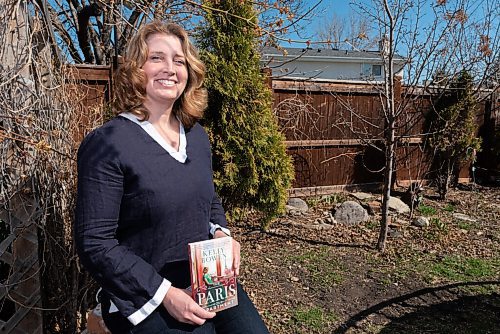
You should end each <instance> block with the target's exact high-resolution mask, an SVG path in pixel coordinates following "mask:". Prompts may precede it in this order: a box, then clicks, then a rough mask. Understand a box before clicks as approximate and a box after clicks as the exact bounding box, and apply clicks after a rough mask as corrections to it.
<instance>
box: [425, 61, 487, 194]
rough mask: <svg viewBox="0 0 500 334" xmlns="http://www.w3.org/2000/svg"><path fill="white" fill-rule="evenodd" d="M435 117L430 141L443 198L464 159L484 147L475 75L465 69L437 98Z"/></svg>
mask: <svg viewBox="0 0 500 334" xmlns="http://www.w3.org/2000/svg"><path fill="white" fill-rule="evenodd" d="M434 106H435V112H434V113H432V112H431V113H429V116H430V117H431V133H432V137H431V140H430V144H431V147H432V149H433V150H434V152H435V157H436V163H437V168H436V173H437V175H436V183H437V188H438V192H439V195H440V197H441V199H445V198H446V194H447V192H448V189H449V187H450V185H451V184H452V183H453V182H454V181H455V177H456V175H455V174H457V172H458V171H459V170H460V167H461V165H462V164H463V163H464V162H467V161H470V160H471V159H473V158H474V157H475V152H476V151H478V150H479V149H480V147H481V139H480V138H477V136H476V133H477V122H476V112H477V101H476V97H475V96H474V89H473V82H472V77H471V75H470V74H469V73H468V72H467V71H465V70H463V71H461V72H460V74H459V75H458V76H457V77H456V78H454V79H452V80H451V82H450V85H449V88H448V89H446V91H445V92H444V93H443V94H441V95H440V97H439V99H438V100H437V101H436V102H435V104H434Z"/></svg>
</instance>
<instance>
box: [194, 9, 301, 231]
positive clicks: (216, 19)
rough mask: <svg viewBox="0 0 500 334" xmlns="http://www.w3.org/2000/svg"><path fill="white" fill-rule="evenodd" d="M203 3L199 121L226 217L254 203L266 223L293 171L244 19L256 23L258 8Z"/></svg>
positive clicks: (283, 201) (250, 29)
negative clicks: (204, 92) (202, 109)
mask: <svg viewBox="0 0 500 334" xmlns="http://www.w3.org/2000/svg"><path fill="white" fill-rule="evenodd" d="M204 3H205V4H206V5H209V6H210V7H212V8H215V9H216V10H210V11H207V12H206V14H205V22H204V24H203V25H202V27H201V29H200V32H199V34H198V35H197V40H198V45H199V47H200V50H201V57H202V59H203V61H204V63H205V65H206V66H207V78H206V87H207V89H208V92H209V106H208V110H207V111H206V113H205V121H204V122H205V123H204V125H205V126H206V128H207V131H208V132H209V136H210V140H211V143H212V150H213V169H214V179H215V185H216V188H217V191H218V193H219V195H220V196H221V198H222V201H223V204H224V206H225V208H226V209H227V211H228V213H229V216H230V217H233V216H234V214H233V213H235V212H241V210H244V209H246V208H255V209H257V210H260V211H261V212H263V213H264V219H263V222H262V223H263V227H264V228H266V227H267V226H268V225H269V223H270V221H271V220H272V219H273V218H274V217H276V216H278V215H279V214H281V213H282V212H283V211H284V207H285V204H286V200H287V189H288V188H289V187H290V186H291V181H292V179H293V175H294V174H293V166H292V163H291V159H290V157H289V156H288V155H287V154H286V148H285V145H284V136H283V135H282V134H281V133H280V131H279V129H278V123H277V120H276V118H275V116H274V114H273V111H272V95H271V90H270V89H269V87H268V86H267V85H266V83H265V81H264V76H263V74H262V73H261V71H260V65H259V59H260V58H259V57H260V56H259V52H258V50H257V39H256V37H257V35H256V33H255V30H254V28H253V26H252V25H251V24H249V23H250V22H253V23H256V17H257V14H256V13H255V12H254V9H253V7H252V4H251V3H250V2H248V1H239V0H228V1H215V0H206V1H204ZM228 12H229V13H231V14H232V15H228V14H227V13H228Z"/></svg>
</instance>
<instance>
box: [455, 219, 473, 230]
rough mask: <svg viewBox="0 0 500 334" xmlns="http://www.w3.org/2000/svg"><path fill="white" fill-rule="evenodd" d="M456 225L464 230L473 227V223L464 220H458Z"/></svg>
mask: <svg viewBox="0 0 500 334" xmlns="http://www.w3.org/2000/svg"><path fill="white" fill-rule="evenodd" d="M457 226H458V228H460V229H462V230H466V231H469V230H471V229H472V228H473V227H474V225H473V224H471V223H470V222H466V221H463V220H459V221H458V222H457Z"/></svg>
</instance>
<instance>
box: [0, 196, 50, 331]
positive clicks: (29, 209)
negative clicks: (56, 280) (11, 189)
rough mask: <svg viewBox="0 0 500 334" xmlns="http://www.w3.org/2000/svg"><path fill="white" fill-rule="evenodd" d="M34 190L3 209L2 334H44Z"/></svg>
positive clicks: (0, 213)
mask: <svg viewBox="0 0 500 334" xmlns="http://www.w3.org/2000/svg"><path fill="white" fill-rule="evenodd" d="M37 204H38V203H37V200H36V198H35V197H34V196H33V192H32V190H31V187H24V188H22V189H20V190H19V191H18V192H17V193H16V195H15V196H14V197H13V198H11V199H10V201H9V202H8V203H5V204H4V207H2V208H1V209H0V225H1V227H2V230H3V232H4V233H2V234H3V235H2V237H3V240H2V241H1V242H0V277H1V282H0V332H2V333H16V334H22V333H26V334H36V333H42V312H41V294H40V270H39V269H40V265H39V262H38V236H37V226H36V223H35V221H36V220H37V218H38V217H39V215H40V212H41V211H40V210H39V207H38V205H37Z"/></svg>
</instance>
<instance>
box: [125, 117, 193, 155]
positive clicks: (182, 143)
mask: <svg viewBox="0 0 500 334" xmlns="http://www.w3.org/2000/svg"><path fill="white" fill-rule="evenodd" d="M118 115H119V116H122V117H125V118H126V119H128V120H131V121H132V122H134V123H136V124H138V125H139V126H140V127H141V128H143V129H144V131H146V133H147V134H148V135H149V136H150V137H151V138H153V140H154V141H156V142H157V143H158V144H160V146H161V147H163V148H164V149H165V151H167V152H168V154H170V156H171V157H172V158H174V159H175V160H177V161H179V162H180V163H184V162H186V159H187V152H186V146H187V141H186V132H185V131H184V126H183V125H182V122H181V121H179V150H178V151H177V150H175V149H174V148H173V147H172V146H170V145H169V144H168V143H167V142H166V141H165V139H163V137H162V136H161V135H160V133H159V132H158V131H156V129H155V127H154V126H153V124H151V123H150V122H148V121H140V120H139V119H138V118H137V116H136V115H134V114H132V113H131V112H122V113H120V114H118Z"/></svg>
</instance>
